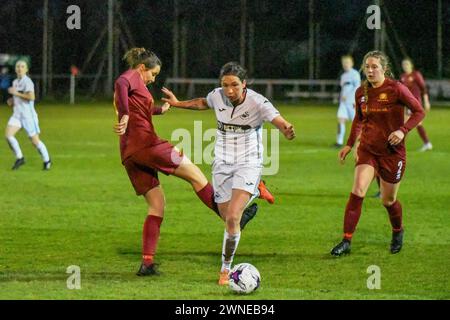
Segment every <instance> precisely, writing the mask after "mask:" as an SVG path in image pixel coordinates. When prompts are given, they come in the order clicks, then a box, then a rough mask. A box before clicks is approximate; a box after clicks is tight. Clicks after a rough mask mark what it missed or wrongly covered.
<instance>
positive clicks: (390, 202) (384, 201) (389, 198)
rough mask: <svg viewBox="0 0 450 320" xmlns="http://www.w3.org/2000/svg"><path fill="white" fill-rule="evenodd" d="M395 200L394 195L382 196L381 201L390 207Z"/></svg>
mask: <svg viewBox="0 0 450 320" xmlns="http://www.w3.org/2000/svg"><path fill="white" fill-rule="evenodd" d="M396 200H397V199H395V198H394V197H388V198H382V199H381V203H383V206H385V207H390V206H392V205H393V204H394V203H395V201H396Z"/></svg>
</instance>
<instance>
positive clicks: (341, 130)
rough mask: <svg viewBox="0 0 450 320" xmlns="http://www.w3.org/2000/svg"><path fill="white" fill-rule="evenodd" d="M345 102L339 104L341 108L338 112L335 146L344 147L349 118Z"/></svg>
mask: <svg viewBox="0 0 450 320" xmlns="http://www.w3.org/2000/svg"><path fill="white" fill-rule="evenodd" d="M346 109H347V108H346V106H345V104H344V103H340V104H339V109H338V112H337V119H338V124H337V134H336V144H335V147H338V148H340V147H342V146H343V145H344V137H345V122H346V121H347V120H348V115H347V110H346Z"/></svg>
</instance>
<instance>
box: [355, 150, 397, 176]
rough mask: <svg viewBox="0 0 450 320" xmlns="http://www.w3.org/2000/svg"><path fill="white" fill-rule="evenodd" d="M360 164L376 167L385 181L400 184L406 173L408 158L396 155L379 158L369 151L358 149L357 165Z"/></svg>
mask: <svg viewBox="0 0 450 320" xmlns="http://www.w3.org/2000/svg"><path fill="white" fill-rule="evenodd" d="M360 164H368V165H370V166H372V167H374V168H375V171H376V172H377V173H378V175H379V176H380V177H381V179H383V180H384V181H386V182H389V183H398V182H400V180H401V179H402V177H403V174H404V173H405V168H406V158H404V157H402V156H400V155H398V154H396V153H394V154H390V155H387V156H377V155H374V154H373V153H371V152H368V151H367V150H364V149H361V148H358V160H357V161H356V165H360Z"/></svg>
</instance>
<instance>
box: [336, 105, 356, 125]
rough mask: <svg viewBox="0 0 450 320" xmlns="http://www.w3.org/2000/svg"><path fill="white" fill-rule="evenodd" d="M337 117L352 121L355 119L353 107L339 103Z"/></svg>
mask: <svg viewBox="0 0 450 320" xmlns="http://www.w3.org/2000/svg"><path fill="white" fill-rule="evenodd" d="M337 117H338V118H343V119H347V120H350V121H353V118H354V117H355V108H354V107H353V104H348V103H343V102H341V103H339V109H338V112H337Z"/></svg>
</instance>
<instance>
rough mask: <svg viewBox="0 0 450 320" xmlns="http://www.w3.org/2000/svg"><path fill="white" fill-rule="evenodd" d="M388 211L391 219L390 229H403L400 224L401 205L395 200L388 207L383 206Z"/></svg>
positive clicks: (398, 230) (396, 230)
mask: <svg viewBox="0 0 450 320" xmlns="http://www.w3.org/2000/svg"><path fill="white" fill-rule="evenodd" d="M384 207H385V208H386V210H387V212H388V213H389V220H390V221H391V225H392V231H394V232H400V231H402V229H403V224H402V215H403V210H402V205H401V204H400V202H399V201H398V200H397V201H395V202H394V203H393V204H392V205H391V206H390V207H387V206H384Z"/></svg>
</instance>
